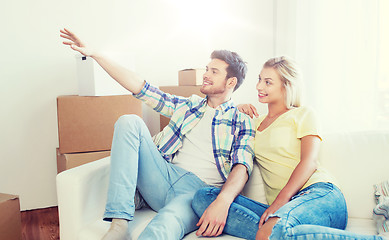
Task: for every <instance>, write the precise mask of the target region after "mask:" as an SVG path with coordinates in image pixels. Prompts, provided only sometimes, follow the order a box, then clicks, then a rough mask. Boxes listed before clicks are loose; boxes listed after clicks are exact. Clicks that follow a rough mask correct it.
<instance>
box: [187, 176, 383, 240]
mask: <svg viewBox="0 0 389 240" xmlns="http://www.w3.org/2000/svg"><path fill="white" fill-rule="evenodd" d="M219 192H220V189H218V188H203V189H200V190H199V191H198V192H197V193H196V195H195V197H194V199H193V202H192V208H193V209H194V211H195V212H196V214H197V215H198V216H201V215H202V214H203V212H204V210H205V209H206V208H207V207H208V206H209V204H211V203H212V202H213V201H214V200H215V199H216V197H217V195H218V194H219ZM268 207H269V205H266V204H262V203H259V202H256V201H254V200H251V199H249V198H247V197H244V196H241V195H239V196H238V197H237V198H236V199H235V200H234V202H233V203H232V204H231V206H230V209H229V213H228V217H227V222H226V225H225V227H224V232H225V233H228V234H230V235H233V236H237V237H241V238H245V239H255V236H256V233H257V231H258V224H259V220H260V218H261V216H262V214H263V213H264V212H265V210H266V209H267V208H268ZM270 217H279V218H280V219H279V220H278V222H277V223H276V224H275V225H274V227H273V230H272V233H271V235H270V237H269V239H270V240H272V239H274V240H281V239H288V240H289V239H298V240H303V239H315V240H318V239H343V240H348V239H350V240H351V239H353V240H357V239H358V240H362V239H366V240H368V239H382V238H381V237H378V236H366V235H359V234H355V233H351V232H347V231H344V229H345V228H346V225H347V207H346V202H345V199H344V196H343V194H342V192H341V191H340V190H339V189H338V188H337V187H336V186H335V185H333V184H331V183H323V182H320V183H315V184H312V185H311V186H308V187H306V188H305V189H303V190H301V191H300V192H298V193H297V194H296V195H295V196H294V197H293V198H292V199H291V200H290V201H289V202H288V203H287V204H285V205H284V206H283V207H281V208H280V209H279V210H278V211H276V212H275V213H274V214H272V215H271V216H270Z"/></svg>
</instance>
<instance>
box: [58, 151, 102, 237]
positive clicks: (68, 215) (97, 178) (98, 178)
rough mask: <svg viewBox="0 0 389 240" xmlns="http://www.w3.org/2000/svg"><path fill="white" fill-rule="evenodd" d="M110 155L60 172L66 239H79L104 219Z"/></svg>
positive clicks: (60, 202) (62, 231)
mask: <svg viewBox="0 0 389 240" xmlns="http://www.w3.org/2000/svg"><path fill="white" fill-rule="evenodd" d="M109 166H110V157H106V158H103V159H100V160H97V161H94V162H91V163H87V164H84V165H81V166H79V167H76V168H72V169H69V170H67V171H64V172H61V173H59V174H58V175H57V180H56V181H57V197H58V212H59V224H60V238H61V239H62V240H67V239H69V240H70V239H72V240H73V239H77V235H78V232H79V231H80V229H82V228H83V227H84V226H85V225H88V224H90V223H91V222H93V221H95V220H97V219H99V218H102V216H103V213H104V209H105V203H106V199H107V190H108V182H109Z"/></svg>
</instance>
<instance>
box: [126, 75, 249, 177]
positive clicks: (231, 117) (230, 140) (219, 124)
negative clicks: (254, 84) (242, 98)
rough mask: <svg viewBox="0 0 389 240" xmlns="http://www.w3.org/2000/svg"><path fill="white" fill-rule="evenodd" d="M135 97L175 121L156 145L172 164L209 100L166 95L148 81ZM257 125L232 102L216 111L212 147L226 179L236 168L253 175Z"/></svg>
mask: <svg viewBox="0 0 389 240" xmlns="http://www.w3.org/2000/svg"><path fill="white" fill-rule="evenodd" d="M134 97H136V98H138V99H140V100H142V101H144V102H145V103H146V104H147V105H149V106H150V107H152V108H153V109H154V110H155V111H157V112H159V113H160V114H162V115H164V116H166V117H169V118H171V119H170V122H169V124H168V125H167V126H166V127H165V128H164V129H163V130H162V131H161V132H160V133H158V134H157V135H156V136H154V142H155V144H156V146H157V147H158V149H159V151H160V152H161V154H162V156H163V157H164V158H165V159H166V160H167V161H171V159H172V158H173V156H174V154H175V153H176V152H177V151H178V150H179V149H180V148H181V146H182V140H183V137H184V136H185V134H187V133H188V132H189V131H190V130H191V129H192V128H193V127H194V126H196V124H197V123H198V122H199V121H200V119H201V118H202V116H203V114H204V111H205V107H206V104H207V99H206V98H201V97H199V96H197V95H192V96H191V97H189V98H184V97H180V96H174V95H170V94H167V93H164V92H162V91H161V90H159V89H158V88H156V87H154V86H151V85H150V84H149V83H147V82H146V84H145V85H144V87H143V89H142V90H141V92H140V93H138V94H136V95H135V94H134ZM254 136H255V131H254V126H253V124H252V122H251V119H250V118H249V117H248V116H247V115H246V114H243V113H240V112H239V110H238V109H237V108H236V107H235V106H234V104H233V102H232V100H230V101H227V102H225V103H223V104H221V105H220V106H218V107H217V108H216V113H215V116H214V118H213V120H212V145H213V155H214V157H215V160H216V166H217V169H218V170H219V173H220V175H221V176H222V178H223V179H224V180H226V179H227V177H228V174H229V173H230V171H231V169H232V167H233V166H234V165H235V164H237V163H240V164H243V165H245V166H246V167H247V170H248V173H249V174H250V173H251V171H252V166H253V158H254V151H253V149H254Z"/></svg>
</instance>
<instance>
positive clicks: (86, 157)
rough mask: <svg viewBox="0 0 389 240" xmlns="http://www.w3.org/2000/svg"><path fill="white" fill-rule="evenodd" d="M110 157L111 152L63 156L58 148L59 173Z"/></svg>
mask: <svg viewBox="0 0 389 240" xmlns="http://www.w3.org/2000/svg"><path fill="white" fill-rule="evenodd" d="M109 155H111V151H100V152H87V153H65V154H61V153H60V152H59V149H58V148H57V173H60V172H62V171H65V170H68V169H71V168H74V167H78V166H81V165H83V164H85V163H89V162H93V161H96V160H99V159H102V158H105V157H108V156H109Z"/></svg>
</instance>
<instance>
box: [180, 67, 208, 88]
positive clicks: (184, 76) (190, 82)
mask: <svg viewBox="0 0 389 240" xmlns="http://www.w3.org/2000/svg"><path fill="white" fill-rule="evenodd" d="M204 73H205V69H203V68H196V69H184V70H181V71H178V85H179V86H199V85H202V84H203V75H204Z"/></svg>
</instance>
